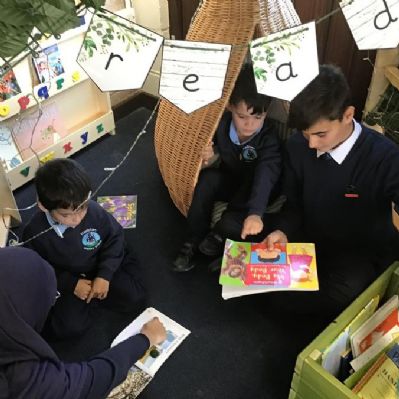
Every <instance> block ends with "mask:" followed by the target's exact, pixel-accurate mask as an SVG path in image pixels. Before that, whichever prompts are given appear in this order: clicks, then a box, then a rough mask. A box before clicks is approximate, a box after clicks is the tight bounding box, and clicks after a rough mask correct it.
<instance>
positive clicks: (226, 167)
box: [187, 112, 281, 243]
mask: <svg viewBox="0 0 399 399" xmlns="http://www.w3.org/2000/svg"><path fill="white" fill-rule="evenodd" d="M231 123H232V116H231V113H230V112H226V113H225V114H224V115H223V117H222V119H221V121H220V123H219V126H218V128H217V130H216V132H215V136H214V144H215V146H216V148H217V151H218V153H219V156H220V158H219V159H220V163H219V164H218V167H216V168H214V167H210V168H205V169H203V170H202V171H201V173H200V175H199V179H198V183H197V185H196V187H195V191H194V195H193V199H192V203H191V206H190V209H189V212H188V215H187V221H188V236H189V239H190V241H192V242H194V243H198V242H199V241H200V240H201V239H202V238H203V237H204V236H205V235H206V233H207V232H208V231H209V228H210V226H209V225H210V221H211V212H212V208H213V206H214V202H215V201H226V202H228V207H227V210H226V211H225V212H224V213H223V215H222V219H221V220H220V221H219V222H218V223H217V224H216V225H215V227H214V231H215V232H216V233H218V234H219V235H221V236H222V237H223V238H226V237H227V236H228V237H229V238H234V239H239V236H240V233H241V229H242V222H243V221H244V219H245V218H246V217H247V216H248V215H258V216H261V217H263V215H264V213H265V210H266V207H267V204H268V202H269V199H270V198H271V196H273V194H272V192H273V189H274V187H275V185H276V183H277V181H278V179H279V176H280V169H281V154H280V141H279V138H278V135H277V133H276V131H275V128H274V126H273V124H272V122H271V121H269V120H267V119H266V120H265V122H264V124H263V126H262V128H261V130H260V131H259V132H258V133H257V134H255V135H254V136H252V138H250V139H249V140H247V141H246V142H244V143H242V144H235V143H233V142H232V140H231V138H230V135H229V131H230V125H231Z"/></svg>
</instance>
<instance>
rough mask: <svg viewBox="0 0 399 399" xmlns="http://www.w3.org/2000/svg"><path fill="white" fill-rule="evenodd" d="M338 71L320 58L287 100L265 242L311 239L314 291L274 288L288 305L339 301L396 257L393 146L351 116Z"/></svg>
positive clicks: (398, 197) (335, 307) (326, 308)
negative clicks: (277, 209) (277, 184)
mask: <svg viewBox="0 0 399 399" xmlns="http://www.w3.org/2000/svg"><path fill="white" fill-rule="evenodd" d="M354 112H355V108H354V107H353V105H352V102H351V96H350V89H349V86H348V83H347V81H346V79H345V76H344V75H343V73H342V71H341V70H340V69H339V68H338V67H335V66H333V65H322V66H321V67H320V73H319V75H318V76H317V77H316V78H315V79H314V80H313V81H312V82H311V83H310V84H309V85H308V86H307V87H306V88H305V89H304V90H303V91H302V92H301V93H299V94H298V95H297V96H296V97H295V98H294V100H293V101H292V103H291V106H290V113H289V119H288V123H289V124H290V126H291V127H294V128H296V129H297V132H295V133H294V134H293V135H292V136H291V137H290V138H289V140H288V142H287V157H286V158H285V168H284V179H283V192H284V194H285V195H286V197H287V201H286V203H285V204H284V207H283V210H282V212H281V213H280V215H279V218H278V221H277V225H278V230H276V231H274V232H272V233H271V234H269V235H268V236H267V237H266V239H265V242H266V243H267V245H268V246H269V247H270V248H273V245H274V244H275V243H284V242H287V240H288V239H289V240H290V241H294V242H314V243H315V244H316V251H317V266H318V275H319V282H320V291H319V292H316V293H300V294H295V293H282V294H281V295H280V294H277V295H276V296H273V301H274V302H275V303H276V302H277V303H279V301H278V300H277V297H280V299H281V302H285V304H286V305H288V306H289V304H291V305H292V306H293V307H295V309H301V308H302V309H303V310H320V311H322V312H324V313H325V312H331V313H332V314H334V315H336V314H337V312H339V311H341V310H343V309H344V308H345V307H347V306H348V305H349V304H350V303H351V302H352V301H353V300H354V299H355V298H356V297H357V296H358V295H359V294H360V293H361V292H362V291H363V290H364V289H365V288H366V287H367V286H368V285H369V284H370V283H371V282H372V281H373V280H374V279H375V278H376V277H377V276H378V275H379V274H380V273H381V272H382V271H383V270H384V269H386V267H387V266H389V265H390V264H391V263H392V262H393V261H394V260H395V259H398V257H399V253H398V252H399V233H398V230H397V229H396V228H395V226H394V224H393V221H392V203H395V204H398V203H399V173H398V171H399V148H398V147H397V146H396V145H395V144H394V143H393V142H391V141H390V140H388V139H387V138H385V137H384V136H383V135H381V134H379V133H377V132H376V131H374V130H372V129H369V128H367V127H366V126H363V125H361V124H359V123H358V122H357V121H356V120H355V119H354Z"/></svg>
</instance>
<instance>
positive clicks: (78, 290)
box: [73, 278, 91, 301]
mask: <svg viewBox="0 0 399 399" xmlns="http://www.w3.org/2000/svg"><path fill="white" fill-rule="evenodd" d="M90 291H91V280H86V279H84V278H80V279H79V280H78V283H77V284H76V287H75V290H74V292H73V293H74V294H75V295H76V296H77V297H78V298H79V299H81V300H82V301H85V300H86V299H87V297H88V296H89V294H90Z"/></svg>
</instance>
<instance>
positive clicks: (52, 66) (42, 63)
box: [32, 44, 65, 83]
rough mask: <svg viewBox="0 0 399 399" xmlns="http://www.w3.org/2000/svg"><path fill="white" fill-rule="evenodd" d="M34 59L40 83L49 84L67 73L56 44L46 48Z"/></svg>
mask: <svg viewBox="0 0 399 399" xmlns="http://www.w3.org/2000/svg"><path fill="white" fill-rule="evenodd" d="M32 59H33V64H34V66H35V69H36V73H37V77H38V79H39V82H40V83H45V82H49V81H50V80H51V79H54V78H56V77H57V76H59V75H61V74H63V73H64V72H65V70H64V67H63V65H62V62H61V56H60V52H59V49H58V46H57V45H56V44H53V45H52V46H49V47H46V48H44V49H43V50H42V51H40V52H39V54H38V57H34V58H32Z"/></svg>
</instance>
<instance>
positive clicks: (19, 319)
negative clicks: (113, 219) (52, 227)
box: [0, 247, 149, 399]
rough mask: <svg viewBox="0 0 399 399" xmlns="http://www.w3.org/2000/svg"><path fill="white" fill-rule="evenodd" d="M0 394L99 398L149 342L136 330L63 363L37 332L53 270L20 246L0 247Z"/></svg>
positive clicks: (6, 397) (19, 398) (27, 398)
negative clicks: (100, 349) (108, 345)
mask: <svg viewBox="0 0 399 399" xmlns="http://www.w3.org/2000/svg"><path fill="white" fill-rule="evenodd" d="M0 264H1V267H0V320H1V323H0V398H1V399H11V398H12V399H31V398H40V399H45V398H51V399H102V398H105V397H106V396H107V395H108V393H109V392H110V391H111V390H112V389H113V388H114V387H115V386H117V385H119V384H120V383H121V382H122V381H123V380H124V379H125V378H126V376H127V373H128V370H129V368H130V367H131V366H132V365H133V364H134V363H135V362H136V361H137V360H138V359H139V358H140V357H141V356H143V354H144V353H145V351H146V350H147V349H148V347H149V340H148V338H147V337H146V336H145V335H143V334H138V335H136V336H133V337H131V338H128V339H127V340H126V341H123V342H122V343H120V344H119V345H116V346H115V347H113V348H112V349H109V350H107V351H105V352H103V353H100V354H99V355H97V356H93V357H92V358H91V359H89V360H88V361H84V362H79V363H63V362H61V361H60V359H59V358H58V357H57V355H56V354H55V353H54V352H53V350H52V349H51V348H50V346H49V345H48V344H47V343H46V342H45V341H44V340H43V338H42V337H41V336H40V330H41V328H42V327H43V324H44V322H45V320H46V316H47V314H48V312H49V310H50V308H51V306H52V305H53V304H54V301H55V298H56V295H57V287H56V278H55V275H54V270H53V269H52V267H51V266H50V265H49V264H48V263H47V262H46V261H45V260H44V259H42V258H41V257H40V256H39V255H38V254H37V253H35V252H34V251H31V250H30V249H26V248H16V247H8V248H1V249H0Z"/></svg>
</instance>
